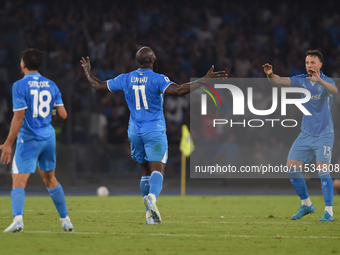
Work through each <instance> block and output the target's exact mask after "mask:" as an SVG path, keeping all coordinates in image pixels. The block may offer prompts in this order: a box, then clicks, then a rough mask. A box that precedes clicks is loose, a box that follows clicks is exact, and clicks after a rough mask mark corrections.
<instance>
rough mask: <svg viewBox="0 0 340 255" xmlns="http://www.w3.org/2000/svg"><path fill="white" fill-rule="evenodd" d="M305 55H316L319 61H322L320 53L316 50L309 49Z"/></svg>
mask: <svg viewBox="0 0 340 255" xmlns="http://www.w3.org/2000/svg"><path fill="white" fill-rule="evenodd" d="M307 56H316V57H318V58H319V59H320V61H321V62H322V53H321V52H320V51H318V50H309V51H307V52H306V57H307Z"/></svg>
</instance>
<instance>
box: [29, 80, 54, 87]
mask: <svg viewBox="0 0 340 255" xmlns="http://www.w3.org/2000/svg"><path fill="white" fill-rule="evenodd" d="M48 83H49V81H29V82H28V84H29V85H30V88H31V87H35V88H49V87H50V84H48Z"/></svg>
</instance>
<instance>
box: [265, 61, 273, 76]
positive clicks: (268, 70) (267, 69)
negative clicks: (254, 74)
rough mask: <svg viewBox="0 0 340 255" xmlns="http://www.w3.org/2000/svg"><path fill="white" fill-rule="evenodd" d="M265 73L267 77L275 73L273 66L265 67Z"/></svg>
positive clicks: (267, 65)
mask: <svg viewBox="0 0 340 255" xmlns="http://www.w3.org/2000/svg"><path fill="white" fill-rule="evenodd" d="M262 67H263V71H264V72H265V74H266V75H271V74H272V73H273V66H272V65H270V64H268V63H266V64H264V65H263V66H262Z"/></svg>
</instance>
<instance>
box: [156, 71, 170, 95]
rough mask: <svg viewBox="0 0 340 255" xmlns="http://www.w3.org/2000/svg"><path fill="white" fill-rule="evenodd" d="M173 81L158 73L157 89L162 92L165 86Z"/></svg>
mask: <svg viewBox="0 0 340 255" xmlns="http://www.w3.org/2000/svg"><path fill="white" fill-rule="evenodd" d="M171 83H173V82H172V81H170V79H169V78H168V77H167V76H165V75H163V74H159V76H158V79H157V85H158V90H159V91H160V92H161V93H163V94H164V91H165V90H166V88H167V87H168V86H169V85H170V84H171Z"/></svg>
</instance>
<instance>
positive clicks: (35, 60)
mask: <svg viewBox="0 0 340 255" xmlns="http://www.w3.org/2000/svg"><path fill="white" fill-rule="evenodd" d="M21 58H22V61H24V63H25V65H26V68H27V69H28V70H38V69H39V67H40V66H41V63H42V60H43V53H42V52H41V51H40V50H38V49H32V48H31V49H27V50H25V51H24V52H23V53H22V57H21Z"/></svg>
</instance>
